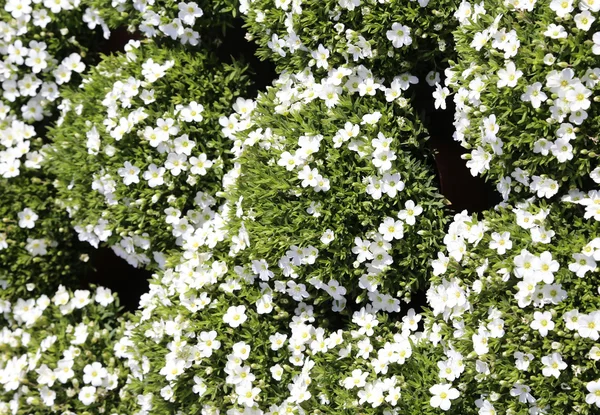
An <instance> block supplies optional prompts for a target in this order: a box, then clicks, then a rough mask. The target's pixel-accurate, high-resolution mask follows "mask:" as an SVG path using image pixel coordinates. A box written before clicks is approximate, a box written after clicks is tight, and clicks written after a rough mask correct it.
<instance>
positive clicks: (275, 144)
mask: <svg viewBox="0 0 600 415" xmlns="http://www.w3.org/2000/svg"><path fill="white" fill-rule="evenodd" d="M417 82H418V80H417V79H416V77H414V76H411V75H410V74H408V73H405V74H402V75H400V76H397V77H395V78H394V80H393V81H392V83H391V85H390V87H386V86H384V85H383V84H382V81H381V80H377V79H376V78H374V77H373V75H372V73H371V72H370V71H369V70H367V69H366V68H365V67H363V66H359V67H354V68H347V67H340V68H332V69H331V70H330V71H329V74H328V76H327V77H325V78H323V79H322V80H321V81H320V82H317V80H316V79H315V77H314V75H313V74H312V73H311V71H309V70H305V71H303V72H301V73H297V74H293V75H292V74H284V75H282V76H281V77H280V78H279V79H278V80H277V81H275V87H274V88H273V89H272V91H269V94H268V95H264V96H259V98H258V99H257V102H251V101H245V100H241V99H238V102H237V103H236V105H235V107H236V108H234V109H235V111H236V113H235V114H233V115H231V116H230V117H222V118H221V120H220V123H221V125H222V126H223V134H224V135H225V136H227V137H230V138H231V139H233V140H234V153H235V154H236V156H237V157H238V159H239V160H241V161H240V163H239V164H238V165H237V166H236V168H235V169H234V170H235V173H234V174H233V176H231V178H232V179H233V180H237V181H239V182H240V183H241V182H246V181H247V180H249V179H248V178H247V177H245V173H244V172H245V168H246V165H245V163H255V162H254V160H250V161H247V162H246V161H245V159H244V157H245V156H244V155H245V153H247V152H248V151H250V149H252V151H254V150H259V151H265V152H266V154H267V155H268V157H272V159H271V160H270V161H269V162H268V165H269V166H273V165H275V164H276V165H277V166H279V167H280V168H281V170H282V172H283V171H285V172H286V173H285V174H287V176H286V177H288V176H289V179H286V180H289V181H290V183H291V188H290V190H287V191H288V192H290V193H291V194H293V195H295V196H296V197H302V196H306V199H307V205H309V206H308V208H307V209H306V212H307V213H308V214H310V215H312V216H314V217H319V216H320V215H321V211H322V209H323V203H322V201H323V197H327V196H326V195H324V196H320V194H325V193H330V192H333V193H335V194H338V193H341V192H343V191H345V190H348V189H345V188H344V187H343V186H344V185H343V184H340V183H339V180H340V179H341V178H339V179H337V180H336V181H335V182H332V181H331V180H329V179H328V178H327V177H325V173H324V172H323V170H322V168H325V167H326V166H331V163H330V162H329V160H330V158H331V157H332V152H339V153H340V154H355V155H353V156H352V157H356V159H357V160H358V162H360V163H363V164H365V165H366V166H367V167H366V168H364V169H362V170H361V173H360V176H361V177H360V178H358V180H357V181H359V182H360V184H361V188H363V189H365V190H364V193H365V195H368V196H369V197H370V198H372V199H374V200H375V201H380V200H381V202H382V204H383V203H384V200H382V195H383V194H386V195H387V196H389V199H388V200H392V201H393V202H392V204H393V205H394V206H398V208H399V209H397V210H395V211H393V214H394V215H396V218H392V217H389V216H383V217H381V219H379V220H380V225H378V226H377V230H376V231H372V232H368V233H367V234H366V235H365V234H364V233H363V232H362V231H361V234H360V235H356V234H354V235H351V239H350V240H351V241H354V244H355V246H354V247H352V246H348V247H347V248H346V249H348V250H351V251H352V253H353V254H355V255H356V256H357V261H356V262H355V263H354V268H357V267H358V266H359V264H361V263H365V267H366V270H365V272H364V273H363V275H362V276H360V278H359V281H358V287H359V288H360V290H365V291H367V294H368V297H369V299H370V301H371V302H372V306H373V307H375V308H376V309H385V310H388V311H389V312H394V311H399V309H400V306H399V300H398V299H396V298H394V297H392V296H391V295H389V293H387V292H382V293H380V292H379V286H380V285H381V283H382V282H383V280H384V279H385V276H384V274H385V272H387V271H389V270H390V267H391V265H392V264H393V263H394V258H393V255H394V252H392V249H393V247H394V245H395V243H394V241H395V240H402V239H404V237H405V235H404V234H405V231H408V230H409V229H410V231H411V233H412V231H413V230H412V228H413V227H414V225H415V224H416V223H417V220H418V219H417V218H418V217H419V215H421V214H422V213H423V207H422V206H421V205H419V204H417V203H416V202H415V201H414V200H411V199H410V198H408V197H407V196H404V195H403V191H404V188H405V183H404V180H403V178H404V179H406V178H407V177H410V174H409V173H408V172H407V171H404V169H405V166H404V165H403V164H402V163H403V160H404V159H403V157H405V155H404V154H403V153H400V155H398V151H401V152H402V151H404V149H403V148H402V145H401V144H400V139H399V137H397V136H396V134H398V133H397V132H394V135H387V136H386V134H387V133H386V131H388V130H389V129H390V127H391V125H390V124H389V123H390V122H391V120H390V118H389V117H390V115H389V114H387V113H386V114H383V113H382V112H381V111H371V112H368V113H365V114H364V115H361V116H360V118H359V119H358V120H357V121H346V120H345V121H344V122H342V123H341V124H340V125H339V126H335V127H334V126H331V127H329V126H328V127H327V129H322V130H321V131H319V130H311V131H310V133H309V132H303V131H302V130H301V129H302V128H304V127H302V126H300V127H298V129H295V130H296V131H295V132H294V136H291V135H290V134H289V133H287V134H286V135H285V136H284V135H283V134H281V135H280V134H279V130H278V128H277V125H276V123H274V122H272V121H271V119H272V114H271V112H270V111H272V110H271V108H273V107H274V111H275V112H276V114H278V116H279V117H280V118H281V119H284V117H286V116H287V114H288V113H290V112H292V113H297V114H303V113H304V112H307V111H311V108H313V107H314V108H315V110H317V108H318V105H320V104H321V103H322V104H323V105H324V106H325V108H331V109H332V110H333V109H335V108H337V107H343V108H345V107H346V106H347V105H348V104H346V102H347V101H348V99H349V98H350V97H352V96H354V95H356V96H360V97H372V99H378V100H379V101H378V102H379V104H378V105H377V106H376V108H378V107H380V108H381V109H382V110H386V111H390V109H391V108H394V107H395V108H398V109H400V112H401V111H404V110H405V109H406V108H407V99H406V98H404V97H403V96H402V92H403V91H405V90H407V89H408V88H409V87H410V85H411V84H415V83H417ZM383 95H385V98H384V97H383ZM273 96H274V99H273V98H272V97H273ZM257 105H258V107H259V108H258V109H257ZM265 106H266V107H268V108H269V110H267V111H265V110H264V109H263V108H264V107H265ZM407 115H410V112H407ZM263 117H265V119H267V120H268V122H264V121H263ZM397 122H398V124H400V125H401V126H402V125H404V123H406V122H408V121H407V119H405V118H403V117H399V118H398V119H397ZM336 124H337V123H336ZM334 125H335V124H334ZM330 129H331V130H333V131H329V130H330ZM330 134H332V135H333V136H331V135H330ZM296 137H297V138H296ZM369 137H375V138H372V139H370V138H369ZM417 145H418V144H417ZM345 157H347V156H345ZM254 168H255V167H253V169H254ZM261 168H262V167H261ZM268 168H269V169H271V167H268ZM329 168H331V167H329ZM369 172H372V173H371V174H370V175H366V176H365V175H364V174H365V173H367V174H368V173H369ZM234 183H235V182H234ZM357 184H358V183H357ZM232 187H234V186H232ZM309 187H310V188H312V189H313V190H314V192H313V193H310V192H309V193H307V192H306V191H305V190H304V189H306V188H309ZM353 191H354V190H353ZM233 192H234V193H235V192H236V191H235V188H234V190H233ZM252 192H253V193H254V192H255V190H252ZM236 195H237V193H236ZM313 195H314V196H313ZM249 196H250V195H245V194H243V193H240V194H239V196H238V197H237V201H236V212H235V216H236V217H237V218H239V221H240V224H239V232H233V233H232V235H231V236H230V239H231V243H232V247H231V252H232V254H239V253H240V252H241V251H243V250H249V251H250V252H252V238H253V235H251V233H249V232H248V229H251V228H252V225H251V224H249V222H253V221H255V217H254V210H255V209H258V208H259V206H254V205H253V206H251V209H247V208H245V207H246V206H247V205H248V203H251V202H248V200H249ZM411 196H412V197H419V194H418V193H411ZM325 200H327V199H325ZM402 202H403V205H402V204H400V203H402ZM385 203H387V200H385ZM402 207H403V209H402ZM390 213H392V212H390ZM380 216H381V214H380ZM331 225H332V227H333V226H336V227H337V226H338V224H336V223H332V224H331ZM409 226H410V228H408V227H409ZM415 232H416V231H415ZM340 238H343V239H342V240H346V239H348V238H350V236H348V235H344V236H340V235H339V234H336V233H334V232H333V231H332V229H327V228H322V229H319V231H318V233H317V234H315V239H318V240H319V241H320V242H321V243H322V245H323V246H324V248H323V249H327V247H328V246H331V244H332V243H334V244H335V242H336V241H340ZM288 240H289V239H288ZM308 242H311V241H305V242H304V243H298V244H290V245H289V246H288V247H287V249H286V250H285V251H284V252H282V255H281V256H280V257H269V258H264V257H259V259H260V261H261V267H262V269H264V270H265V272H264V273H262V272H259V271H257V270H255V272H256V273H257V274H259V275H260V279H261V280H263V281H267V280H270V279H275V280H276V284H277V285H276V286H275V290H277V291H280V292H282V293H283V292H287V293H288V294H289V295H290V296H291V297H292V298H293V299H294V300H295V301H306V300H307V298H309V297H310V296H311V295H310V292H309V289H308V287H307V286H306V283H309V284H310V285H312V286H313V287H314V288H315V289H317V290H322V291H325V292H326V293H328V294H329V296H330V298H331V299H332V300H333V303H332V307H333V310H334V311H341V310H343V309H344V307H345V304H346V297H345V295H346V294H347V292H348V290H353V288H352V287H350V286H348V284H347V283H346V282H344V281H342V280H340V279H332V278H331V277H330V276H327V279H326V280H325V279H324V278H325V277H326V276H325V275H323V276H321V275H319V274H316V275H311V276H310V277H307V278H304V277H303V275H304V274H310V273H311V271H310V270H313V271H312V274H315V273H314V270H315V268H316V267H317V266H318V264H319V259H318V257H319V255H320V254H319V249H317V248H316V247H314V246H313V245H310V244H309V243H308ZM252 255H253V254H251V259H255V257H253V256H252ZM255 261H256V260H255ZM275 264H277V266H278V267H279V270H277V271H276V272H274V270H273V271H268V270H269V268H272V267H274V266H275ZM302 266H306V267H307V268H308V269H307V270H306V271H302V270H301V268H300V267H302ZM255 268H256V267H255V266H253V269H255ZM267 271H268V274H267ZM267 275H268V277H267ZM280 276H281V278H282V279H281V280H280V279H279V278H280ZM299 276H302V278H300V281H296V280H297V279H298V278H299ZM404 288H405V287H396V289H395V291H394V294H396V291H398V293H399V294H397V295H402V294H400V293H404V291H403V289H404Z"/></svg>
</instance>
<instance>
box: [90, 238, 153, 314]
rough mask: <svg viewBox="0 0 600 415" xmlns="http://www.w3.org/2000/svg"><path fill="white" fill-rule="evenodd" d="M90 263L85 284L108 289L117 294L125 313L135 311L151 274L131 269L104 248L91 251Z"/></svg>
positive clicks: (145, 290) (109, 250)
mask: <svg viewBox="0 0 600 415" xmlns="http://www.w3.org/2000/svg"><path fill="white" fill-rule="evenodd" d="M90 262H91V265H92V270H91V271H90V272H89V273H88V275H87V276H86V281H85V282H86V283H87V284H96V285H101V286H103V287H106V288H110V289H111V290H112V291H113V292H116V293H117V295H118V296H119V300H120V302H121V305H122V306H123V307H124V308H125V310H126V311H134V310H136V309H137V308H138V305H139V302H140V297H141V296H142V294H144V293H146V292H148V289H149V286H150V284H149V282H148V281H149V279H150V277H151V276H152V272H150V271H148V270H145V269H141V268H134V267H132V266H131V265H129V264H128V263H127V262H126V261H125V260H124V259H122V258H119V257H118V256H117V255H116V254H115V253H114V252H113V250H112V249H110V248H104V247H102V248H99V249H97V250H94V251H92V253H91V254H90Z"/></svg>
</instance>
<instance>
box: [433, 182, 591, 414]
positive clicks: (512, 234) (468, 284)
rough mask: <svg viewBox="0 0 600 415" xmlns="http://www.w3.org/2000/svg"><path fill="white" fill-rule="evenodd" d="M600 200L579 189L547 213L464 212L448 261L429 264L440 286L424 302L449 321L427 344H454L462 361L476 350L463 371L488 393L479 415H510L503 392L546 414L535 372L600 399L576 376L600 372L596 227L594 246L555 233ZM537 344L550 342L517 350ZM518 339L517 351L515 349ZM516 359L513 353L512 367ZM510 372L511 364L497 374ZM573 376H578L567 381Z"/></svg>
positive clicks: (522, 208)
mask: <svg viewBox="0 0 600 415" xmlns="http://www.w3.org/2000/svg"><path fill="white" fill-rule="evenodd" d="M595 194H596V192H595V191H593V192H590V193H589V194H585V193H582V192H579V191H574V192H571V194H570V195H569V196H567V197H565V198H564V201H562V202H559V203H558V204H557V205H556V206H552V207H550V208H545V207H544V206H543V205H542V206H538V205H537V202H536V203H533V202H527V203H522V204H520V205H518V206H517V207H514V208H510V210H507V208H500V211H499V212H498V213H490V214H489V215H488V217H487V218H486V220H483V221H477V220H476V218H475V217H473V216H470V215H467V214H466V212H463V213H461V214H458V215H456V216H455V218H454V221H453V222H452V224H451V225H450V230H449V231H448V233H447V235H446V238H445V240H444V242H445V245H446V251H447V253H448V255H449V256H446V255H445V254H444V253H443V252H440V253H439V254H438V259H436V260H434V261H433V263H432V265H433V273H434V275H438V276H440V277H439V278H442V280H441V283H439V284H434V285H432V286H431V287H430V288H429V290H428V292H427V300H428V304H429V306H430V307H431V310H432V312H433V315H434V316H437V315H441V316H442V317H443V320H440V321H437V322H435V320H433V321H434V322H435V323H434V324H433V326H438V329H437V331H438V333H439V334H438V335H437V339H433V338H430V340H432V341H434V340H437V341H442V342H451V343H452V344H453V345H454V347H455V348H457V350H460V351H461V352H462V353H463V354H464V355H466V354H469V353H471V352H474V356H476V358H475V361H472V359H471V358H469V359H465V364H466V365H467V366H470V365H471V364H474V365H475V369H476V371H477V373H479V374H480V376H479V379H478V378H477V377H476V379H478V382H480V385H481V387H480V388H478V389H477V392H478V393H482V394H483V396H484V397H486V396H487V398H486V399H485V400H486V402H487V403H486V404H485V408H487V410H488V412H485V411H483V412H482V411H481V410H480V412H479V413H485V414H488V413H495V412H489V411H490V410H491V411H503V410H504V409H503V408H506V407H505V405H510V403H509V402H504V401H502V402H501V401H498V395H494V393H503V391H505V392H510V395H511V396H513V397H517V398H518V402H520V403H521V404H527V405H528V406H529V412H530V413H546V412H545V411H546V410H547V409H545V408H544V405H542V404H540V402H544V403H550V401H549V400H548V399H549V397H548V396H539V395H538V394H543V395H547V391H546V390H545V386H546V383H544V382H542V383H540V382H539V381H538V380H536V374H538V373H540V374H541V375H542V376H543V377H553V378H560V379H562V381H563V384H565V385H569V389H571V388H578V389H582V388H586V387H587V389H588V391H589V392H590V393H589V395H587V398H586V399H585V401H586V402H587V404H591V405H593V404H594V403H595V402H596V401H597V400H596V399H595V397H594V395H593V393H594V392H593V391H595V390H596V389H595V388H596V386H595V385H596V383H594V382H593V381H592V382H591V381H587V382H586V381H583V380H581V381H580V380H578V379H577V378H578V374H579V373H581V372H582V371H587V372H588V373H587V375H586V379H590V376H596V377H598V375H599V374H598V373H597V369H594V367H595V363H594V362H595V360H596V359H597V358H596V357H595V356H596V355H595V350H596V348H594V342H595V341H596V340H597V339H598V336H599V334H598V329H600V327H599V326H598V323H600V321H599V320H598V319H599V318H600V312H599V310H600V303H598V302H597V301H596V300H593V301H591V302H586V303H582V302H581V301H580V300H581V298H583V296H586V295H588V293H589V291H590V290H594V291H598V290H600V289H599V287H598V284H597V280H596V279H595V278H590V277H589V274H588V272H594V271H595V270H596V269H597V268H596V261H595V259H594V256H596V257H597V252H600V251H599V250H598V247H599V246H600V245H599V242H598V241H599V239H598V237H597V236H596V234H595V233H594V231H593V230H592V227H590V228H589V230H590V231H589V232H588V231H587V230H586V231H585V236H584V238H588V237H589V238H591V240H588V241H589V242H586V241H585V240H581V238H578V237H577V236H576V235H575V234H573V233H571V231H569V230H562V229H556V228H555V229H554V230H552V229H550V227H551V226H553V225H556V224H559V223H560V220H562V217H561V216H563V215H566V216H567V217H570V216H569V215H581V213H578V211H577V208H574V207H573V205H572V203H573V202H577V203H580V204H583V205H586V204H588V203H591V202H590V200H593V199H592V198H593V197H594V195H595ZM569 205H570V206H569ZM592 220H594V219H592ZM584 224H585V222H584ZM584 226H585V225H584ZM594 229H595V228H594ZM573 261H574V262H573ZM449 277H451V280H448V279H446V278H449ZM598 292H600V291H598ZM593 296H594V295H593ZM595 298H597V297H595ZM488 307H489V308H488ZM507 327H511V329H510V331H509V330H508V329H507ZM432 329H433V327H432ZM432 331H433V330H432ZM573 331H574V332H576V333H577V334H578V336H576V339H575V340H572V337H571V336H570V335H569V334H567V333H568V332H573ZM565 332H566V333H565ZM536 336H539V337H538V338H541V339H549V340H550V343H544V345H543V346H542V344H541V343H536V344H537V345H538V346H535V347H529V346H525V344H527V342H525V343H524V345H523V348H521V346H519V344H518V342H519V340H518V339H520V340H521V341H525V340H528V339H532V338H535V337H536ZM512 341H515V342H516V343H515V344H514V345H509V344H508V343H510V342H512ZM507 342H508V343H507ZM567 344H568V346H567ZM509 354H510V355H511V356H512V355H514V359H515V363H514V364H515V366H514V367H511V366H510V364H509V360H508V359H507V357H506V356H508V355H509ZM501 356H502V357H501ZM581 356H584V357H581ZM538 359H539V360H538ZM500 361H503V362H505V363H500ZM494 362H495V364H494ZM540 363H541V364H540ZM504 364H509V366H508V367H507V368H505V369H500V365H504ZM494 367H495V369H494ZM578 368H579V369H578ZM494 370H496V372H494ZM567 370H570V371H572V372H573V373H570V374H569V377H563V375H562V374H563V373H566V372H567ZM511 371H512V372H511ZM509 373H515V374H517V373H518V374H519V377H518V379H519V380H518V382H516V383H515V384H514V386H513V387H512V389H510V391H509V390H508V389H505V388H506V387H507V385H503V384H502V379H507V377H508V376H510V375H509ZM455 379H456V380H458V381H461V380H462V381H463V382H464V381H467V380H466V379H464V378H462V379H461V377H460V376H456V377H453V378H452V379H448V380H450V381H454V380H455ZM494 379H498V380H500V383H498V381H497V380H494ZM538 379H539V378H538ZM498 388H499V389H498ZM432 393H433V392H432ZM482 399H483V398H482ZM574 404H576V405H578V406H580V405H582V404H584V403H583V402H579V401H577V402H574ZM432 405H433V401H432ZM481 408H484V406H481ZM536 411H537V412H536ZM540 411H541V412H540ZM592 412H593V411H592ZM592 412H590V413H592Z"/></svg>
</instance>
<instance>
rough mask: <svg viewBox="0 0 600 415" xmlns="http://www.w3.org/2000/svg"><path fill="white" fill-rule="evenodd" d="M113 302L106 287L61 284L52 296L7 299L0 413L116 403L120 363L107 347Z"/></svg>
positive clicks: (1, 337)
mask: <svg viewBox="0 0 600 415" xmlns="http://www.w3.org/2000/svg"><path fill="white" fill-rule="evenodd" d="M114 302H115V298H114V296H113V294H112V293H111V291H110V290H109V289H106V288H102V287H99V288H97V289H96V292H95V293H92V292H90V291H87V290H77V291H75V292H74V293H71V292H69V291H67V290H66V289H65V288H64V287H63V286H60V287H59V289H58V291H56V293H55V294H54V296H53V297H52V298H50V297H48V296H45V295H42V296H40V297H38V298H35V299H34V298H31V299H27V300H26V299H23V298H19V299H17V300H16V301H15V302H14V303H10V302H9V301H3V302H2V304H1V307H0V311H2V316H3V317H2V319H3V324H2V325H3V328H2V331H0V346H1V347H2V350H3V355H2V357H0V385H1V386H2V389H3V390H2V392H0V396H2V398H3V399H2V403H0V413H18V412H19V411H20V410H27V408H29V410H40V411H46V410H48V408H52V409H53V410H58V409H60V410H67V408H68V409H75V408H79V410H84V408H85V409H87V408H89V407H90V406H91V405H93V406H94V407H95V408H97V409H98V410H103V409H105V410H112V409H114V408H116V407H117V404H118V399H113V398H114V397H116V393H117V391H118V390H117V388H118V387H119V386H122V383H121V382H122V378H120V376H121V375H123V373H122V372H121V371H122V368H119V367H118V366H117V365H115V359H108V358H106V354H105V350H104V348H105V347H106V346H107V345H111V344H112V340H111V336H112V334H111V330H112V329H111V328H110V327H111V324H113V322H112V321H111V318H113V317H114V313H115V307H114V305H113V304H114ZM59 316H60V318H57V317H59ZM107 316H109V317H107ZM120 383H121V385H120ZM113 400H114V402H113ZM9 408H10V412H8V411H9ZM34 408H35V409H34ZM66 413H73V412H69V411H67V412H66Z"/></svg>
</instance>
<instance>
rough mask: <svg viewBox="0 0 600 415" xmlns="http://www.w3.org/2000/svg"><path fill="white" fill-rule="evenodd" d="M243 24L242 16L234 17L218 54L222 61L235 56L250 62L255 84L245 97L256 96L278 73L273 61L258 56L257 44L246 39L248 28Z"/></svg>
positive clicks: (228, 60) (229, 59) (251, 74)
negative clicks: (262, 59) (263, 59)
mask: <svg viewBox="0 0 600 415" xmlns="http://www.w3.org/2000/svg"><path fill="white" fill-rule="evenodd" d="M243 26H244V20H243V19H242V18H241V17H238V18H236V19H234V21H233V27H230V28H227V31H226V33H225V37H224V38H223V43H222V44H221V46H220V47H219V48H218V49H217V56H218V58H219V60H220V61H222V62H231V60H232V58H233V59H235V60H240V61H242V62H243V63H246V64H248V66H249V71H250V72H249V75H250V79H251V80H252V82H253V85H252V86H251V87H250V88H249V91H248V92H249V93H250V95H249V96H248V97H245V98H254V97H255V96H256V94H257V93H258V92H259V91H264V90H265V88H266V87H267V86H270V85H271V84H272V83H273V80H274V79H275V78H276V77H277V73H276V72H275V65H273V63H271V62H270V61H266V60H265V61H261V60H260V59H259V58H258V57H256V50H257V46H256V44H255V43H254V42H251V41H249V40H247V39H246V37H245V35H246V30H245V29H244V27H243Z"/></svg>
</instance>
